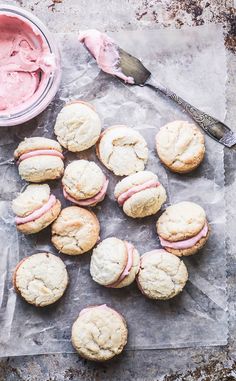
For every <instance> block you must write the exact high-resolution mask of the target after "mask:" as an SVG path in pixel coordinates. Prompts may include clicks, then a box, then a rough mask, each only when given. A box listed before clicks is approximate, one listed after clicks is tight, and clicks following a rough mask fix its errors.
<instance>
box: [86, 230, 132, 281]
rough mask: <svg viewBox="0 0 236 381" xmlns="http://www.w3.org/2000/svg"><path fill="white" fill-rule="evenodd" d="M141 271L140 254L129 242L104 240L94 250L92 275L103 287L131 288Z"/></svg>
mask: <svg viewBox="0 0 236 381" xmlns="http://www.w3.org/2000/svg"><path fill="white" fill-rule="evenodd" d="M138 270H139V253H138V251H137V250H136V249H135V247H134V246H133V245H132V244H131V243H130V242H127V241H122V240H121V239H118V238H115V237H109V238H106V239H104V240H103V241H102V242H100V243H99V244H98V246H97V247H96V248H95V249H94V250H93V254H92V257H91V262H90V274H91V276H92V278H93V280H94V281H95V282H97V283H99V284H101V285H102V286H106V287H111V288H121V287H125V286H129V285H130V284H131V283H132V282H133V281H134V279H135V276H136V274H137V272H138Z"/></svg>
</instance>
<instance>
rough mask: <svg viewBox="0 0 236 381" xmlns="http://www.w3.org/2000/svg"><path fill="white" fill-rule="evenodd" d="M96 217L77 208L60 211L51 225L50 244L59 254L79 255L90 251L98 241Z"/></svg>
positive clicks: (98, 227)
mask: <svg viewBox="0 0 236 381" xmlns="http://www.w3.org/2000/svg"><path fill="white" fill-rule="evenodd" d="M99 231H100V225H99V221H98V219H97V217H96V215H95V214H94V213H92V212H90V211H89V210H87V209H83V208H80V207H78V206H69V207H68V208H65V209H62V211H61V213H60V214H59V216H58V218H57V219H56V221H54V222H53V224H52V243H53V245H54V246H55V247H56V248H57V250H59V251H60V252H62V253H64V254H68V255H79V254H83V253H86V252H87V251H89V250H91V249H92V248H93V247H94V246H95V244H96V243H97V241H98V239H99Z"/></svg>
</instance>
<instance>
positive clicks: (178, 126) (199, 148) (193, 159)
mask: <svg viewBox="0 0 236 381" xmlns="http://www.w3.org/2000/svg"><path fill="white" fill-rule="evenodd" d="M156 149H157V153H158V156H159V158H160V160H161V161H162V163H163V164H165V165H166V167H167V168H169V169H170V170H171V171H173V172H177V173H187V172H190V171H192V170H194V169H195V168H197V167H198V166H199V164H200V163H201V162H202V160H203V158H204V154H205V144H204V136H203V134H202V133H201V131H200V130H199V128H198V127H197V126H195V124H192V123H189V122H187V121H183V120H176V121H174V122H171V123H168V124H166V125H165V126H163V127H161V129H160V131H159V132H158V133H157V135H156Z"/></svg>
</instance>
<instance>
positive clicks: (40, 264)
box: [13, 253, 68, 307]
mask: <svg viewBox="0 0 236 381" xmlns="http://www.w3.org/2000/svg"><path fill="white" fill-rule="evenodd" d="M67 284H68V274H67V270H66V267H65V265H64V263H63V262H62V260H61V259H60V258H59V257H56V256H55V255H53V254H50V253H39V254H33V255H31V256H29V257H26V258H24V259H23V260H22V261H21V262H19V263H18V265H17V267H16V269H15V271H14V275H13V285H14V287H15V289H16V291H17V292H18V293H19V294H20V295H21V296H22V298H23V299H25V300H26V301H27V302H28V303H30V304H34V305H35V306H37V307H44V306H48V305H49V304H53V303H55V302H56V301H57V300H58V299H60V298H61V297H62V295H63V294H64V292H65V290H66V287H67Z"/></svg>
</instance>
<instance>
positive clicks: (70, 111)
mask: <svg viewBox="0 0 236 381" xmlns="http://www.w3.org/2000/svg"><path fill="white" fill-rule="evenodd" d="M54 131H55V134H56V136H57V139H58V141H59V142H60V143H61V145H62V146H63V147H65V148H67V149H68V150H69V151H72V152H81V151H84V150H86V149H88V148H90V147H92V146H93V145H94V144H95V143H96V142H97V140H98V139H99V136H100V133H101V120H100V118H99V116H98V114H97V113H96V111H95V109H94V107H93V106H92V105H90V104H89V103H86V102H82V101H74V102H71V103H69V104H66V105H65V106H64V107H63V108H62V110H61V111H60V112H59V114H58V116H57V119H56V124H55V127H54Z"/></svg>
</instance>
